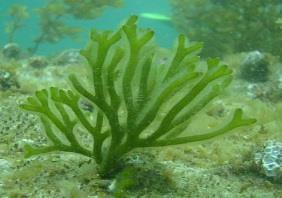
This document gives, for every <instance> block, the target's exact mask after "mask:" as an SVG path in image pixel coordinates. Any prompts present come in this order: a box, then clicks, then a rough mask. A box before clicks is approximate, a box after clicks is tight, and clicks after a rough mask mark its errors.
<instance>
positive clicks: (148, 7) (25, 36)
mask: <svg viewBox="0 0 282 198" xmlns="http://www.w3.org/2000/svg"><path fill="white" fill-rule="evenodd" d="M0 2H1V1H0ZM45 3H46V1H45ZM13 4H21V5H25V6H27V7H28V11H29V12H30V13H32V12H33V11H34V10H35V9H36V8H38V7H41V6H42V5H44V1H38V0H21V1H19V0H11V1H2V2H1V7H0V13H1V15H0V17H1V18H0V28H1V29H2V30H3V29H5V25H6V23H7V21H9V19H10V18H9V16H8V9H9V7H10V6H11V5H13ZM144 12H146V13H158V14H163V15H167V16H170V15H171V13H170V12H171V10H170V6H169V2H168V0H154V1H152V0H142V1H141V0H137V1H132V0H125V1H124V5H123V6H122V7H121V8H112V7H109V8H106V9H105V11H104V12H103V13H102V15H101V16H99V17H98V18H96V19H93V20H88V21H82V20H79V21H78V20H73V19H70V20H69V21H68V23H69V24H73V25H74V26H76V27H80V28H83V29H85V31H83V33H82V34H81V35H80V38H79V40H78V41H73V40H70V39H68V38H67V39H64V40H62V41H60V42H58V43H56V44H52V45H50V44H48V43H45V44H43V45H42V46H41V47H40V49H39V50H38V54H45V55H46V54H49V53H54V51H55V52H56V51H61V50H63V49H68V48H81V47H83V46H84V44H85V43H86V40H87V35H88V32H89V30H90V29H92V28H97V29H102V30H105V29H110V30H111V29H114V28H116V27H117V25H119V24H120V23H121V22H122V21H123V20H124V19H125V18H127V17H128V16H130V15H139V14H140V13H144ZM139 24H140V26H141V27H146V28H152V29H154V31H155V32H156V41H157V42H158V44H159V45H160V46H162V47H170V46H171V45H172V43H173V41H174V39H175V37H176V36H177V31H176V30H175V28H174V27H173V26H172V25H171V24H167V23H164V22H162V21H158V20H150V19H145V18H140V20H139ZM38 33H39V32H38V17H37V16H36V14H35V12H33V13H32V15H31V16H30V18H29V19H28V20H27V21H26V22H25V26H24V27H23V28H22V29H20V30H19V31H17V32H16V34H15V42H16V43H19V44H20V45H21V46H22V47H29V46H31V45H32V41H33V39H34V38H35V37H36V36H37V34H38ZM6 43H7V35H6V34H5V32H4V31H1V32H0V44H1V45H2V46H3V45H4V44H6Z"/></svg>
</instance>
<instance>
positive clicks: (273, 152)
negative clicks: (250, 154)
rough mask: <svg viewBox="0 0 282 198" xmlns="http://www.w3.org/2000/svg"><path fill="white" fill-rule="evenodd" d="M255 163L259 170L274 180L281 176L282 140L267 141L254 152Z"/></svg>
mask: <svg viewBox="0 0 282 198" xmlns="http://www.w3.org/2000/svg"><path fill="white" fill-rule="evenodd" d="M255 163H256V164H257V165H258V167H259V169H260V170H261V172H262V173H263V174H264V175H266V176H267V177H271V178H273V179H274V180H279V179H281V178H282V142H276V141H268V142H266V144H265V146H264V149H263V150H262V151H260V152H257V153H256V154H255Z"/></svg>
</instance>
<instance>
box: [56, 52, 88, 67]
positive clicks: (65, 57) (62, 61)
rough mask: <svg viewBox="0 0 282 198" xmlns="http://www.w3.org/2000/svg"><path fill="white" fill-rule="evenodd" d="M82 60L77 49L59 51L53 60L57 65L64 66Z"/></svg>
mask: <svg viewBox="0 0 282 198" xmlns="http://www.w3.org/2000/svg"><path fill="white" fill-rule="evenodd" d="M82 60H83V58H82V56H81V55H80V53H79V50H78V49H69V50H65V51H63V52H62V53H60V54H59V55H58V56H57V57H56V58H55V60H54V63H55V64H57V65H61V66H65V65H69V64H77V63H81V62H82Z"/></svg>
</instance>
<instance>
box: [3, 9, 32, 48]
mask: <svg viewBox="0 0 282 198" xmlns="http://www.w3.org/2000/svg"><path fill="white" fill-rule="evenodd" d="M9 16H10V17H11V20H10V21H9V22H8V23H7V24H6V26H5V32H6V33H7V35H8V42H9V43H11V42H13V41H14V36H15V33H16V31H17V30H19V29H20V28H23V26H24V22H25V20H26V19H28V18H29V13H28V11H27V7H26V6H23V5H19V4H14V5H12V6H11V7H10V9H9Z"/></svg>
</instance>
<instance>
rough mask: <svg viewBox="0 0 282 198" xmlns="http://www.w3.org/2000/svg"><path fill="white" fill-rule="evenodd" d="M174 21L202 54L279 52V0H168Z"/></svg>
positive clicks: (280, 42)
mask: <svg viewBox="0 0 282 198" xmlns="http://www.w3.org/2000/svg"><path fill="white" fill-rule="evenodd" d="M171 4H172V7H173V22H174V23H175V24H176V26H177V27H178V29H179V30H180V31H181V32H182V33H184V34H185V35H187V36H188V38H190V39H191V40H200V41H204V42H205V43H207V44H208V45H207V47H206V48H205V49H203V52H202V53H203V55H205V56H221V55H222V52H244V51H254V50H259V51H262V52H268V53H271V54H273V55H277V56H281V54H282V53H281V46H282V34H281V26H280V25H279V23H277V20H278V19H279V18H281V16H282V10H281V0H256V1H251V0H238V1H228V0H171Z"/></svg>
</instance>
